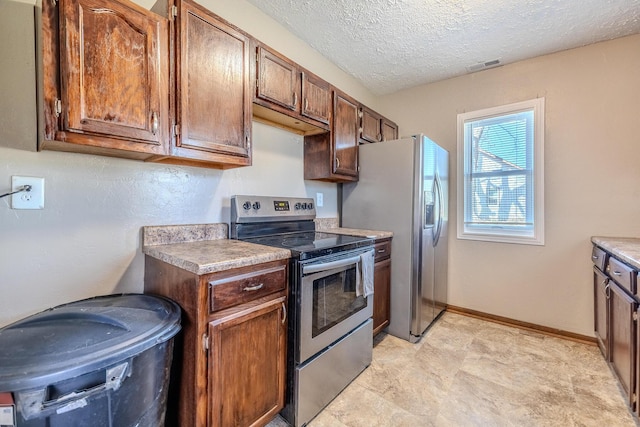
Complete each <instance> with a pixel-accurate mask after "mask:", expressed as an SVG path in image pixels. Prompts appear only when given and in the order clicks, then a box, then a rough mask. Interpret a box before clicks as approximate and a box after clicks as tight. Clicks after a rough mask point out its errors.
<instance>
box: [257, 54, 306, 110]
mask: <svg viewBox="0 0 640 427" xmlns="http://www.w3.org/2000/svg"><path fill="white" fill-rule="evenodd" d="M257 50H258V52H257V55H258V62H257V67H258V71H257V85H256V86H257V91H256V96H257V97H258V98H260V99H264V100H265V101H268V102H272V103H274V104H277V105H280V106H282V107H284V108H286V109H289V110H292V111H296V110H297V109H299V102H300V90H298V86H300V80H299V75H298V68H297V67H296V65H295V64H294V63H293V62H290V61H288V60H286V59H285V58H283V57H280V56H277V55H276V54H274V53H271V52H270V51H268V50H267V49H265V48H264V47H262V46H259V47H258V48H257Z"/></svg>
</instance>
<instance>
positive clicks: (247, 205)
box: [242, 202, 251, 211]
mask: <svg viewBox="0 0 640 427" xmlns="http://www.w3.org/2000/svg"><path fill="white" fill-rule="evenodd" d="M242 207H243V208H244V210H245V211H248V210H249V209H251V202H244V203H243V204H242Z"/></svg>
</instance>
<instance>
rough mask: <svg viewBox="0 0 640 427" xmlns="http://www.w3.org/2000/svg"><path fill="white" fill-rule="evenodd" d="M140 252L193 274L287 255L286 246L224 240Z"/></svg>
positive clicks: (158, 246) (160, 247)
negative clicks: (283, 247)
mask: <svg viewBox="0 0 640 427" xmlns="http://www.w3.org/2000/svg"><path fill="white" fill-rule="evenodd" d="M143 252H144V253H145V254H146V255H149V256H152V257H154V258H157V259H159V260H161V261H164V262H166V263H168V264H171V265H175V266H176V267H180V268H182V269H184V270H187V271H190V272H192V273H195V274H207V273H213V272H216V271H224V270H230V269H232V268H238V267H245V266H248V265H256V264H262V263H264V262H269V261H276V260H281V259H289V258H291V252H289V251H288V250H286V249H279V248H273V247H270V246H263V245H255V244H253V243H247V242H242V241H240V240H227V239H223V240H202V241H199V242H185V243H173V244H169V245H157V246H145V247H144V248H143Z"/></svg>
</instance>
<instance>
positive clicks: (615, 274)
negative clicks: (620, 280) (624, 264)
mask: <svg viewBox="0 0 640 427" xmlns="http://www.w3.org/2000/svg"><path fill="white" fill-rule="evenodd" d="M613 275H614V276H622V273H620V272H619V271H616V270H613Z"/></svg>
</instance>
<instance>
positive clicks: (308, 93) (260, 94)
mask: <svg viewBox="0 0 640 427" xmlns="http://www.w3.org/2000/svg"><path fill="white" fill-rule="evenodd" d="M255 51H256V66H255V77H254V78H255V85H256V91H255V96H254V99H253V102H254V103H255V104H256V106H254V111H253V115H254V117H255V118H256V119H257V120H259V121H262V122H265V123H267V124H272V125H276V126H279V127H284V128H286V129H288V130H292V131H294V132H297V133H300V134H302V135H313V134H317V133H322V132H326V131H327V130H329V123H330V119H331V86H330V85H329V83H328V82H326V81H324V80H322V79H321V78H319V77H317V76H315V75H314V74H313V73H311V72H309V71H307V70H305V69H304V68H302V67H300V66H299V65H297V64H296V63H294V62H293V61H291V60H289V59H288V58H286V57H284V56H282V55H280V54H279V53H277V52H275V51H273V50H271V49H270V48H268V47H266V46H265V45H262V44H260V43H258V42H256V47H255Z"/></svg>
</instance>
